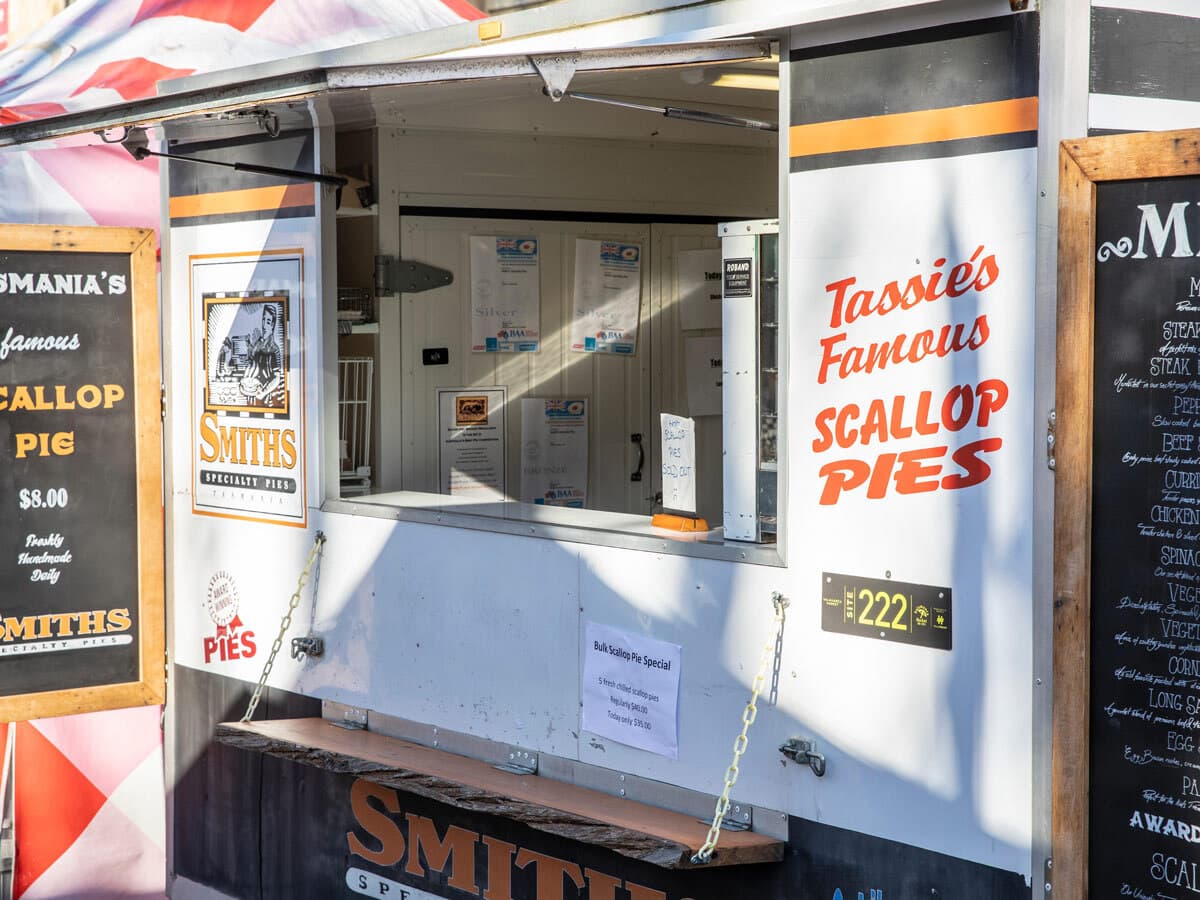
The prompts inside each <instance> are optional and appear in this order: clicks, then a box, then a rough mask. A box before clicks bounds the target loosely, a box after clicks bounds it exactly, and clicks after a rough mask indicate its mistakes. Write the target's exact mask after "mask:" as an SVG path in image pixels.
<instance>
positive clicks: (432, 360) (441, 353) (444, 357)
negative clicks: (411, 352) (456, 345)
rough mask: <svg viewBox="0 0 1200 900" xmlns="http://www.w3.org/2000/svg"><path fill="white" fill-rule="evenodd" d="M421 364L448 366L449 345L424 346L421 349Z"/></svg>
mask: <svg viewBox="0 0 1200 900" xmlns="http://www.w3.org/2000/svg"><path fill="white" fill-rule="evenodd" d="M421 365H424V366H448V365H450V348H449V347H425V348H424V349H422V350H421Z"/></svg>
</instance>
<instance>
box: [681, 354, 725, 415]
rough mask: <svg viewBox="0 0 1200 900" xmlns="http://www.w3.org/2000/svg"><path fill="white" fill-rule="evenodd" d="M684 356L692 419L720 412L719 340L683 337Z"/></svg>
mask: <svg viewBox="0 0 1200 900" xmlns="http://www.w3.org/2000/svg"><path fill="white" fill-rule="evenodd" d="M683 359H684V371H686V372H687V396H688V414H689V415H691V416H692V417H693V418H694V417H696V416H719V415H721V383H722V380H723V378H722V368H721V339H720V338H719V337H690V338H684V341H683Z"/></svg>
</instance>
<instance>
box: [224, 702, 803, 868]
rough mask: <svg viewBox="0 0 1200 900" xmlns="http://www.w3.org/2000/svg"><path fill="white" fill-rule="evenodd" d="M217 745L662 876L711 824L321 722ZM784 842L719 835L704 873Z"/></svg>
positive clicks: (762, 856)
mask: <svg viewBox="0 0 1200 900" xmlns="http://www.w3.org/2000/svg"><path fill="white" fill-rule="evenodd" d="M216 740H217V741H218V742H220V743H222V744H226V745H228V746H232V747H237V748H239V749H242V750H248V751H251V752H256V753H264V754H266V755H268V756H274V757H277V758H280V759H286V760H288V761H290V762H295V763H299V764H301V765H308V766H313V767H315V768H319V769H324V770H326V771H329V772H336V773H338V774H343V775H355V776H357V777H359V778H365V779H367V780H368V781H372V782H375V783H377V784H381V785H384V786H385V787H391V788H395V789H397V790H400V791H405V792H408V793H412V794H417V795H418V796H421V797H425V798H427V799H430V800H435V801H437V802H440V803H444V804H446V805H447V806H452V807H455V808H458V809H464V810H467V811H470V812H476V813H485V814H488V815H496V816H501V817H504V818H508V819H512V820H514V821H518V822H521V823H522V824H525V825H528V826H529V827H530V828H534V829H536V830H538V831H544V832H547V833H549V834H553V835H555V836H557V837H562V838H566V839H567V840H573V841H578V842H580V843H585V844H591V845H593V846H597V847H603V848H605V849H608V850H611V851H613V852H615V853H619V854H621V855H623V856H628V857H631V858H633V859H637V860H640V861H642V862H647V863H651V864H653V865H656V866H660V867H662V868H665V869H687V868H699V867H694V866H693V865H692V862H691V858H692V855H693V854H694V853H695V852H696V850H698V849H699V848H700V846H701V845H702V844H703V842H704V838H705V836H706V834H707V832H708V824H707V823H705V822H700V821H698V820H696V819H693V818H691V817H690V816H686V815H683V814H681V813H675V812H670V811H668V810H664V809H659V808H657V807H652V806H647V805H645V804H642V803H636V802H634V801H632V800H625V799H623V798H620V797H613V796H611V795H609V794H604V793H601V792H600V791H593V790H591V789H589V788H582V787H579V786H577V785H573V784H568V783H566V782H559V781H552V780H550V779H548V778H543V777H540V776H537V775H515V774H512V773H509V772H503V771H500V770H499V769H496V768H494V767H493V766H491V765H489V764H488V763H486V762H483V761H481V760H475V759H469V758H468V757H464V756H457V755H455V754H453V753H447V752H445V751H444V750H436V749H433V748H431V747H424V746H421V745H419V744H412V743H409V742H408V741H402V740H399V739H398V738H391V737H387V736H386V735H381V734H378V733H376V732H371V731H351V730H347V729H344V728H340V727H338V726H336V725H334V724H333V723H331V722H328V721H326V720H323V719H274V720H266V721H259V722H226V723H223V724H220V725H218V726H217V730H216ZM783 852H784V844H783V842H782V841H780V840H778V839H776V838H772V837H769V836H767V835H763V834H757V833H755V832H750V831H725V832H722V834H721V839H720V842H719V843H718V844H717V852H716V853H715V854H714V856H713V859H712V860H711V861H710V862H709V863H708V864H707V865H706V866H703V868H711V867H714V866H731V865H746V864H753V863H764V862H779V861H780V860H782V859H783Z"/></svg>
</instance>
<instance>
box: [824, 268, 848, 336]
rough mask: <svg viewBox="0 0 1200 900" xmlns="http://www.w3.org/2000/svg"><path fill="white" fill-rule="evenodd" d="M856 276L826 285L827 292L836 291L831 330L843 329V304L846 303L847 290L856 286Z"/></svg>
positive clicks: (830, 318) (830, 320)
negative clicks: (851, 286)
mask: <svg viewBox="0 0 1200 900" xmlns="http://www.w3.org/2000/svg"><path fill="white" fill-rule="evenodd" d="M854 281H855V279H854V276H850V277H849V278H843V279H842V280H841V281H835V282H833V283H831V284H827V285H825V290H826V291H827V292H828V291H834V292H835V293H834V295H833V314H832V315H831V316H830V317H829V327H830V328H841V327H842V304H843V303H845V302H846V288H848V287H850V285H852V284H854Z"/></svg>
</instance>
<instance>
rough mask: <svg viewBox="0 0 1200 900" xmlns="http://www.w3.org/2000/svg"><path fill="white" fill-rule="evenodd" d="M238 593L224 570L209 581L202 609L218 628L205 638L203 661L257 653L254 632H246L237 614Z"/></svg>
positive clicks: (239, 600) (234, 582)
mask: <svg viewBox="0 0 1200 900" xmlns="http://www.w3.org/2000/svg"><path fill="white" fill-rule="evenodd" d="M240 605H241V596H240V594H239V592H238V586H237V582H236V581H234V580H233V576H232V575H230V574H229V573H228V572H226V571H225V570H224V569H222V570H221V571H219V572H217V573H216V574H215V575H213V577H212V578H210V579H209V581H208V591H207V592H206V594H205V596H204V609H205V611H206V612H207V613H208V616H209V618H210V619H212V620H213V623H214V624H215V625H216V627H217V631H216V634H215V635H212V636H208V637H205V638H204V661H205V662H206V663H208V662H212V661H213V658H214V657H215V658H216V659H218V660H219V661H220V662H228V661H229V660H232V659H249V658H250V657H252V656H254V654H255V653H257V652H258V646H257V645H256V644H255V643H254V632H253V631H249V630H248V629H246V628H245V626H244V625H243V624H242V620H241V619H240V618H239V617H238V607H239V606H240Z"/></svg>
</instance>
